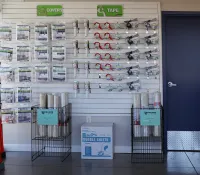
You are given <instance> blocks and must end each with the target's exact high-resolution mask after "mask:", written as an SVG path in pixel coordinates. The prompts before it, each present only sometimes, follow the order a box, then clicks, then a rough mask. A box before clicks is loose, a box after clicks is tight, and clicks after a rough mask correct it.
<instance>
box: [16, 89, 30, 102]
mask: <svg viewBox="0 0 200 175" xmlns="http://www.w3.org/2000/svg"><path fill="white" fill-rule="evenodd" d="M31 94H32V91H31V88H30V87H18V88H17V100H18V102H19V103H30V102H31V97H32V95H31Z"/></svg>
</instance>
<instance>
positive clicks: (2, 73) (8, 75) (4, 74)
mask: <svg viewBox="0 0 200 175" xmlns="http://www.w3.org/2000/svg"><path fill="white" fill-rule="evenodd" d="M0 77H1V82H14V81H15V76H14V70H13V68H12V67H0Z"/></svg>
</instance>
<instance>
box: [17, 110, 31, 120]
mask: <svg viewBox="0 0 200 175" xmlns="http://www.w3.org/2000/svg"><path fill="white" fill-rule="evenodd" d="M31 114H32V111H31V108H18V112H17V115H18V123H30V122H31Z"/></svg>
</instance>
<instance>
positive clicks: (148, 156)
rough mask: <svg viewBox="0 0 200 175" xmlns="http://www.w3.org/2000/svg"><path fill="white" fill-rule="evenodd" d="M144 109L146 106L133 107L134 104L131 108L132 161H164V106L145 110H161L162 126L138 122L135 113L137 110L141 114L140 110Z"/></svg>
mask: <svg viewBox="0 0 200 175" xmlns="http://www.w3.org/2000/svg"><path fill="white" fill-rule="evenodd" d="M143 109H144V108H133V106H132V108H131V162H132V163H163V162H164V139H163V137H164V135H163V134H164V133H163V131H164V128H163V126H164V125H163V118H162V112H163V109H162V107H160V108H157V109H155V108H145V109H144V110H148V111H152V112H153V111H154V110H159V111H160V126H142V125H141V124H140V123H137V122H136V121H135V120H134V113H135V112H137V113H138V114H139V115H140V111H141V110H143ZM142 127H143V128H142ZM144 127H145V128H144ZM155 127H157V128H155ZM156 130H157V131H156ZM141 131H143V132H141ZM155 132H156V133H155Z"/></svg>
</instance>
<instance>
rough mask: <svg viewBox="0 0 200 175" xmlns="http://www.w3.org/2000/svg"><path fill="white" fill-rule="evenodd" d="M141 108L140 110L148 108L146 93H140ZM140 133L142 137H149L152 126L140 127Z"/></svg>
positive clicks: (147, 95)
mask: <svg viewBox="0 0 200 175" xmlns="http://www.w3.org/2000/svg"><path fill="white" fill-rule="evenodd" d="M141 108H142V109H148V108H149V93H148V92H143V93H141ZM141 133H142V136H143V137H149V136H151V133H152V126H141Z"/></svg>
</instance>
